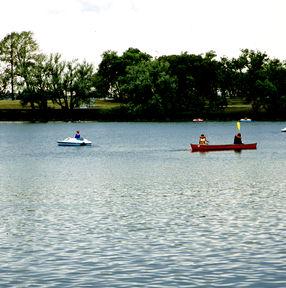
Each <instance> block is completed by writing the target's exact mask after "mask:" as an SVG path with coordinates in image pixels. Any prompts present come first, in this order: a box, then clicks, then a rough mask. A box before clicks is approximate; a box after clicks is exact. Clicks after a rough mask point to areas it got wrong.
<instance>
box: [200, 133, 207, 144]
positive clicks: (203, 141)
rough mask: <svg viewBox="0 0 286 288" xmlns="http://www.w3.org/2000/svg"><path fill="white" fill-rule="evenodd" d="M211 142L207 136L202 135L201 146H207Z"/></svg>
mask: <svg viewBox="0 0 286 288" xmlns="http://www.w3.org/2000/svg"><path fill="white" fill-rule="evenodd" d="M208 143H209V141H208V140H207V138H206V136H205V135H204V134H201V136H200V139H199V144H200V145H207V144H208Z"/></svg>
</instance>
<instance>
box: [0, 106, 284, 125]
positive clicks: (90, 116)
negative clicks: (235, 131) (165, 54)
mask: <svg viewBox="0 0 286 288" xmlns="http://www.w3.org/2000/svg"><path fill="white" fill-rule="evenodd" d="M245 114H247V115H245ZM246 116H247V117H248V118H251V119H253V120H254V121H286V115H285V114H283V115H282V114H281V115H273V114H271V113H266V112H260V113H257V114H253V113H245V112H244V113H242V112H215V113H208V114H206V115H202V116H200V118H203V119H204V120H205V121H208V120H209V121H238V120H239V119H241V118H245V117H246ZM194 118H197V115H194V114H191V113H180V114H176V115H172V116H169V117H168V116H160V115H134V114H131V113H128V112H127V111H126V110H125V109H98V108H93V109H75V110H73V111H63V110H61V109H47V110H31V109H0V121H2V122H4V121H5V122H7V121H8V122H17V121H28V122H49V121H62V122H69V121H73V122H76V121H103V122H113V121H114V122H125V121H130V122H154V121H160V122H174V121H178V122H180V121H192V120H193V119H194Z"/></svg>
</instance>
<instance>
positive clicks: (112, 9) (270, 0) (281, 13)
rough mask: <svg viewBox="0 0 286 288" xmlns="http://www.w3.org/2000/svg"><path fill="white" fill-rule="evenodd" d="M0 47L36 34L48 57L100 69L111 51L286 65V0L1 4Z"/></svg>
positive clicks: (33, 0)
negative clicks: (270, 60) (245, 56)
mask: <svg viewBox="0 0 286 288" xmlns="http://www.w3.org/2000/svg"><path fill="white" fill-rule="evenodd" d="M0 4H1V6H0V7H1V8H0V9H1V10H0V11H1V12H0V39H1V40H2V39H3V38H4V37H5V36H6V35H7V34H9V33H11V32H21V31H32V32H33V33H34V39H35V40H36V41H37V43H38V44H39V46H40V49H41V51H42V52H43V53H45V54H49V53H56V52H57V53H60V54H61V55H62V56H63V58H64V59H68V60H71V59H79V60H80V61H82V60H84V59H85V60H87V61H88V62H92V63H94V64H95V65H97V64H98V63H99V62H100V59H101V55H102V53H103V52H104V51H106V50H114V51H116V52H118V54H119V55H121V53H122V52H124V51H125V50H126V49H128V48H129V47H133V48H138V49H140V50H141V51H142V52H147V53H149V54H151V55H152V56H160V55H168V54H180V53H181V52H185V51H186V52H188V53H195V54H201V53H205V52H207V51H210V50H214V51H215V52H216V53H217V55H218V56H219V57H221V56H227V57H237V56H238V55H239V54H240V49H243V48H248V49H254V50H259V51H261V52H266V53H267V55H269V56H270V57H277V58H279V59H280V60H286V39H285V37H286V33H285V28H286V17H285V13H286V0H0Z"/></svg>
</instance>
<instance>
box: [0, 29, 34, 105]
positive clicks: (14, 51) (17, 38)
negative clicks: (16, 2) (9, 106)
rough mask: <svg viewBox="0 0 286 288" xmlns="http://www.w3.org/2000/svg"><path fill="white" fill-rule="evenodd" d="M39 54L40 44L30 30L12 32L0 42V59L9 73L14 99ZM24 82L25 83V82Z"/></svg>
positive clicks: (6, 72) (10, 88) (7, 73)
mask: <svg viewBox="0 0 286 288" xmlns="http://www.w3.org/2000/svg"><path fill="white" fill-rule="evenodd" d="M37 54H38V44H37V43H36V41H35V40H34V39H33V34H32V32H30V31H23V32H21V33H16V32H12V33H11V34H8V35H7V36H5V37H4V39H3V40H2V41H1V42H0V60H1V61H2V63H3V65H4V71H5V74H6V75H9V80H10V87H9V88H8V89H9V90H10V92H11V97H12V99H15V95H16V93H18V92H19V90H21V87H23V84H25V81H27V77H28V75H27V73H28V69H29V66H30V65H33V63H34V62H35V57H37ZM23 82H24V83H23Z"/></svg>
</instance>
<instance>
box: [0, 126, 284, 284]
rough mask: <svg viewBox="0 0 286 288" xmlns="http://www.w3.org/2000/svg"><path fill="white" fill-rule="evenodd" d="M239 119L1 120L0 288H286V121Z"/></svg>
mask: <svg viewBox="0 0 286 288" xmlns="http://www.w3.org/2000/svg"><path fill="white" fill-rule="evenodd" d="M241 126H242V127H241V132H242V136H243V141H244V142H246V143H251V142H257V143H258V147H257V150H244V151H241V153H237V152H234V151H220V152H210V153H205V154H201V153H191V152H190V151H188V145H189V143H191V142H197V141H198V137H199V135H200V134H201V133H205V134H206V135H207V136H208V139H209V141H210V143H213V144H214V143H231V142H232V140H233V136H234V134H235V123H234V122H204V123H96V122H90V123H47V124H28V123H1V124H0V137H1V141H0V152H1V162H0V175H1V182H0V197H1V198H0V199H1V200H0V287H257V288H258V287H259V288H261V287H285V286H286V252H285V244H286V240H285V239H286V224H285V223H286V222H285V216H286V213H285V211H286V209H285V208H286V199H285V195H286V194H285V193H286V189H285V188H286V178H285V172H286V134H285V133H281V132H280V129H281V128H283V127H285V126H286V124H285V122H253V123H242V125H241ZM77 129H80V130H81V134H82V136H85V137H86V138H88V139H89V140H91V141H93V146H91V147H59V146H57V143H56V140H59V139H63V138H65V137H67V136H72V134H73V133H74V131H75V130H77Z"/></svg>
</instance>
